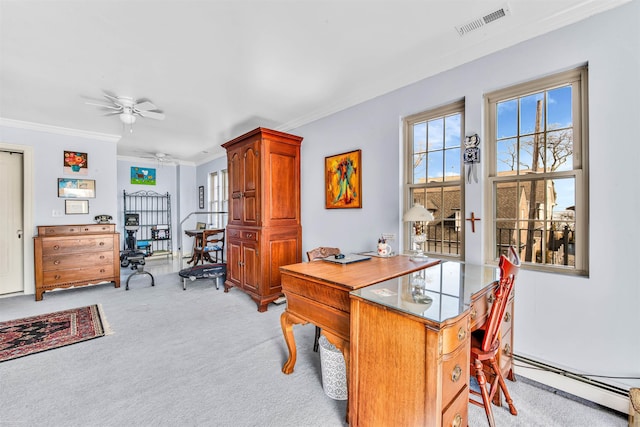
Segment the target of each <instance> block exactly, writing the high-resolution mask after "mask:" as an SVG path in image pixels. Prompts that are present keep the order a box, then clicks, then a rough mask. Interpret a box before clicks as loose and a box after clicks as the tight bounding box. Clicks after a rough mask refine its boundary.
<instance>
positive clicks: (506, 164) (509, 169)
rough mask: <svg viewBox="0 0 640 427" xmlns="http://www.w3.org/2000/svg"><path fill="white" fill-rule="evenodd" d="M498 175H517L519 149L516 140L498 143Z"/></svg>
mask: <svg viewBox="0 0 640 427" xmlns="http://www.w3.org/2000/svg"><path fill="white" fill-rule="evenodd" d="M496 154H497V162H496V168H497V173H498V175H515V174H516V172H517V170H518V168H517V165H518V148H517V140H516V139H515V138H511V139H505V140H503V141H498V146H497V150H496Z"/></svg>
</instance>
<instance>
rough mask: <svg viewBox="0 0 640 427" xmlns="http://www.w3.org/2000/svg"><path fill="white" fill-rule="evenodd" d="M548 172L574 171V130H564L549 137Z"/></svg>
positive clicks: (547, 152)
mask: <svg viewBox="0 0 640 427" xmlns="http://www.w3.org/2000/svg"><path fill="white" fill-rule="evenodd" d="M546 160H547V164H546V171H547V172H555V171H568V170H572V169H573V130H572V129H563V130H558V131H553V132H549V134H548V135H547V151H546Z"/></svg>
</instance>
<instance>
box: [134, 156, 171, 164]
mask: <svg viewBox="0 0 640 427" xmlns="http://www.w3.org/2000/svg"><path fill="white" fill-rule="evenodd" d="M140 158H142V159H153V160H155V161H156V162H158V164H159V165H172V164H175V162H176V159H174V158H173V157H171V155H169V154H167V153H143V154H142V155H141V156H140Z"/></svg>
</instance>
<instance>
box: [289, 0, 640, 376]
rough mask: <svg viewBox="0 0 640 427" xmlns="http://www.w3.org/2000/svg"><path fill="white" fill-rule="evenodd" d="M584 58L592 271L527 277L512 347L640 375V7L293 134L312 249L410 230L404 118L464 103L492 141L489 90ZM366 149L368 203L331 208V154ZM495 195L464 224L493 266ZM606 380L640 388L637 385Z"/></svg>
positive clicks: (471, 126)
mask: <svg viewBox="0 0 640 427" xmlns="http://www.w3.org/2000/svg"><path fill="white" fill-rule="evenodd" d="M420 54H422V53H420ZM584 63H588V64H589V128H590V129H589V157H590V162H589V166H590V176H589V178H590V179H589V181H590V189H589V196H590V199H589V200H590V205H589V206H590V207H589V210H590V224H589V239H590V241H589V251H590V275H589V277H570V276H566V275H557V274H546V273H539V272H533V271H526V270H525V271H522V272H521V273H520V276H519V278H518V283H517V286H516V295H517V297H516V307H515V345H514V348H515V349H516V353H518V354H520V355H524V356H528V357H531V358H533V359H537V360H541V361H546V362H549V363H550V364H552V365H556V366H560V367H566V368H568V369H569V370H571V371H575V372H584V373H596V374H601V375H610V376H634V377H640V357H638V355H639V354H640V334H638V333H637V332H636V330H637V325H640V310H638V307H640V280H639V279H638V271H637V268H638V265H640V250H638V242H640V229H639V227H637V226H636V222H635V220H634V219H633V218H631V217H630V216H633V215H636V216H637V213H638V212H640V200H639V199H640V197H639V194H640V191H639V190H638V184H639V183H640V180H639V179H638V167H637V163H638V159H640V148H639V147H640V143H638V141H637V139H638V138H637V137H636V136H635V124H636V123H637V122H638V119H639V118H640V107H639V105H640V103H639V102H638V100H639V99H640V2H638V1H633V2H631V3H629V4H627V5H624V6H622V7H620V8H617V9H614V10H612V11H609V12H606V13H603V14H600V15H597V16H595V17H592V18H590V19H587V20H585V21H582V22H579V23H577V24H574V25H571V26H568V27H566V28H564V29H561V30H558V31H554V32H552V33H549V34H547V35H544V36H541V37H537V38H535V39H532V40H529V41H527V42H524V43H521V44H519V45H517V46H514V47H512V48H509V49H505V50H503V51H500V52H498V53H496V54H492V55H489V56H486V57H484V58H482V59H479V60H477V61H474V62H471V63H467V64H465V65H463V66H460V67H457V68H455V69H453V70H450V71H447V72H444V73H441V74H439V75H436V76H434V77H432V78H428V79H426V80H423V81H420V82H417V83H415V84H412V85H410V86H407V87H404V88H402V89H398V90H396V91H394V92H392V93H389V94H387V95H384V96H381V97H378V98H376V99H373V100H371V101H368V102H365V103H363V104H360V105H357V106H355V107H353V108H350V109H347V110H344V111H342V112H339V113H337V114H334V115H332V116H329V117H326V118H324V119H321V120H318V121H316V122H313V123H310V124H308V125H305V126H301V127H299V128H297V129H294V130H291V131H290V132H291V133H294V134H297V135H300V136H303V137H304V141H303V143H302V226H303V239H302V240H303V247H304V250H308V249H311V248H313V247H316V246H321V245H325V246H337V247H340V248H341V249H342V250H343V251H360V250H365V249H372V248H373V245H374V243H375V242H376V239H377V236H378V235H379V234H380V233H381V232H395V233H397V234H398V235H400V234H401V222H400V218H401V204H402V184H401V183H402V179H401V175H400V174H401V167H400V166H401V152H402V147H401V137H400V134H401V125H400V123H401V119H402V118H403V117H405V116H407V115H410V114H414V113H418V112H421V111H425V110H428V109H431V108H434V107H437V106H440V105H443V104H446V103H450V102H452V101H455V100H458V99H461V98H464V99H465V101H466V114H465V116H466V123H465V128H466V133H475V132H478V133H479V135H483V132H484V123H483V118H484V111H483V94H485V93H487V92H490V91H493V90H496V89H499V88H503V87H506V86H510V85H514V84H517V83H520V82H524V81H528V80H531V79H535V78H539V77H542V76H545V75H548V74H552V73H555V72H558V71H562V70H566V69H570V68H574V67H576V66H578V65H581V64H584ZM398 66H399V67H400V66H402V67H404V66H410V64H398ZM481 139H483V140H484V138H482V136H481ZM483 142H484V141H483ZM358 148H359V149H362V163H363V165H362V180H363V189H362V196H363V208H362V209H342V210H327V209H324V192H323V188H324V187H323V185H324V175H323V160H324V157H325V156H328V155H333V154H337V153H341V152H344V151H349V150H353V149H358ZM482 148H484V146H483V147H482ZM482 166H483V169H484V166H485V164H484V163H483V164H482ZM483 172H484V173H485V174H486V171H483ZM487 191H488V189H487V188H485V180H484V179H482V180H481V182H480V183H478V184H475V183H474V184H471V185H468V186H467V188H466V192H465V204H466V209H465V211H466V215H467V217H468V215H469V214H470V212H472V211H473V212H475V213H476V216H478V217H481V218H482V219H483V220H482V221H481V223H480V225H481V227H477V228H476V233H471V230H470V225H469V223H467V224H466V242H465V243H466V259H467V261H470V262H484V261H485V260H486V256H485V254H484V253H483V252H482V251H483V249H484V248H485V246H486V241H488V239H489V236H490V228H489V227H490V223H489V221H487V219H488V218H490V206H486V205H485V203H484V200H486V197H485V195H486V193H487ZM392 245H394V246H395V247H398V246H399V243H398V242H396V243H393V242H392ZM605 361H606V363H603V362H605ZM608 381H609V382H613V383H615V382H616V381H619V382H621V383H625V382H626V383H633V384H635V386H636V387H638V386H640V381H638V380H608Z"/></svg>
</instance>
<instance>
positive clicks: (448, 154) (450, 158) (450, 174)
mask: <svg viewBox="0 0 640 427" xmlns="http://www.w3.org/2000/svg"><path fill="white" fill-rule="evenodd" d="M444 156H445V157H444V158H445V164H444V166H445V171H446V176H445V181H452V180H458V179H460V149H459V148H454V149H450V150H445V152H444Z"/></svg>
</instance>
